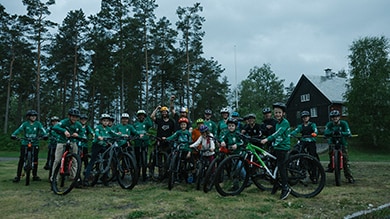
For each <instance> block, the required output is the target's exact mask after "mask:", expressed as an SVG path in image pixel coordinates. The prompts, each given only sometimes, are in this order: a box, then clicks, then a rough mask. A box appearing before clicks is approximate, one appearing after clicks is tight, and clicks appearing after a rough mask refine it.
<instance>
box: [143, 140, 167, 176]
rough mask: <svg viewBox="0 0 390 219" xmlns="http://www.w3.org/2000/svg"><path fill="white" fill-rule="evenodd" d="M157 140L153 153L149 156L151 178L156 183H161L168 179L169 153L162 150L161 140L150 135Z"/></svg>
mask: <svg viewBox="0 0 390 219" xmlns="http://www.w3.org/2000/svg"><path fill="white" fill-rule="evenodd" d="M149 136H151V137H152V138H154V139H155V140H156V142H155V144H154V148H153V151H152V152H151V153H150V155H149V162H148V169H149V176H150V177H151V178H152V180H154V181H158V182H161V181H163V180H164V179H165V178H166V177H167V169H168V167H169V165H168V153H167V152H166V151H164V150H163V149H162V148H161V144H160V143H161V142H162V141H163V140H162V139H161V138H159V137H157V136H153V135H149Z"/></svg>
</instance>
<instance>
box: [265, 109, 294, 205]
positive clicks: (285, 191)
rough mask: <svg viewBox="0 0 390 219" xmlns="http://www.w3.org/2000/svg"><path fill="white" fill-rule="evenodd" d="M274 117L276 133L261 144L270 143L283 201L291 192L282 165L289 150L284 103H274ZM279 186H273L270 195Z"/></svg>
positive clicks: (285, 170) (288, 126) (288, 133)
mask: <svg viewBox="0 0 390 219" xmlns="http://www.w3.org/2000/svg"><path fill="white" fill-rule="evenodd" d="M272 106H273V109H274V116H275V119H276V120H277V123H276V127H275V128H276V131H275V132H274V133H273V134H272V135H270V136H268V137H267V138H265V139H263V140H261V143H262V144H266V143H267V142H271V141H272V148H273V149H274V150H273V152H272V153H273V154H274V155H275V157H276V158H277V160H276V163H277V164H276V165H277V166H278V169H279V173H280V178H281V181H282V193H281V195H280V199H281V200H284V199H286V198H287V197H288V195H289V194H290V192H291V188H290V187H289V186H288V181H287V168H286V166H285V165H284V161H286V160H287V158H288V152H289V151H290V148H291V143H290V123H289V122H288V121H287V119H285V118H284V116H285V115H286V105H285V104H284V103H279V102H278V103H274V104H273V105H272ZM278 186H279V185H277V184H275V185H274V188H273V189H272V193H273V194H274V193H275V192H276V190H277V188H278Z"/></svg>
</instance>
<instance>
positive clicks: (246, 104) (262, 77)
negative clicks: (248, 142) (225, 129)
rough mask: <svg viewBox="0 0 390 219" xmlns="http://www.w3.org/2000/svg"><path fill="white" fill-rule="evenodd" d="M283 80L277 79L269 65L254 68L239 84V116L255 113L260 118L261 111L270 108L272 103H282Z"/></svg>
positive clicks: (283, 97)
mask: <svg viewBox="0 0 390 219" xmlns="http://www.w3.org/2000/svg"><path fill="white" fill-rule="evenodd" d="M283 82H284V80H281V79H279V78H278V77H277V76H276V74H275V73H274V72H273V71H272V70H271V65H270V64H263V66H262V67H257V66H255V67H254V68H253V69H251V70H250V73H249V75H248V77H247V79H245V80H243V81H242V82H241V84H240V92H239V104H238V105H239V112H240V114H241V115H246V114H249V113H255V114H257V116H258V117H259V118H261V116H260V115H262V114H261V109H262V108H264V107H271V106H272V103H274V102H282V101H283V100H284V99H285V96H284V92H283V91H284V86H283Z"/></svg>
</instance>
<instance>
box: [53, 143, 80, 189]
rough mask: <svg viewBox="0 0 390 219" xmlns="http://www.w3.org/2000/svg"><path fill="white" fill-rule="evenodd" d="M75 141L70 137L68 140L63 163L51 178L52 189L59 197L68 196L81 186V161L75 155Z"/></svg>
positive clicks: (62, 159)
mask: <svg viewBox="0 0 390 219" xmlns="http://www.w3.org/2000/svg"><path fill="white" fill-rule="evenodd" d="M73 139H75V138H73V137H70V138H68V139H67V140H66V143H65V145H64V151H63V153H62V156H61V161H60V163H59V164H58V165H57V166H56V167H55V169H54V171H53V175H52V177H51V188H52V190H53V192H54V194H57V195H66V194H68V193H69V192H70V191H72V189H73V188H74V187H75V186H76V185H81V178H80V172H81V159H80V156H79V155H78V154H76V153H73V150H72V144H71V142H72V140H73ZM77 139H78V138H77ZM76 147H77V146H76Z"/></svg>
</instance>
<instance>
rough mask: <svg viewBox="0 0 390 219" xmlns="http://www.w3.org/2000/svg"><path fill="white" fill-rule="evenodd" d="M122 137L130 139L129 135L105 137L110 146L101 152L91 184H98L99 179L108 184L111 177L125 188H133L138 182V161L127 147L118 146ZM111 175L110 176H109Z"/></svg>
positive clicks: (93, 168) (91, 177) (94, 167)
mask: <svg viewBox="0 0 390 219" xmlns="http://www.w3.org/2000/svg"><path fill="white" fill-rule="evenodd" d="M120 139H127V140H130V138H129V137H120V138H104V141H106V142H108V145H109V146H108V147H107V148H106V149H105V150H104V151H103V152H101V153H99V155H98V157H97V159H96V161H95V164H94V166H93V167H92V170H91V176H90V177H89V179H86V180H91V182H90V185H91V186H94V185H96V184H97V183H98V182H99V180H101V181H102V182H103V184H104V185H108V183H109V181H110V179H116V180H117V181H118V184H119V185H120V186H121V187H122V188H123V189H132V188H134V186H135V185H136V184H137V182H138V169H137V165H136V161H135V159H134V157H133V156H132V155H130V154H129V153H128V152H127V149H126V148H122V147H120V146H118V144H117V141H118V140H120ZM109 176H110V177H109Z"/></svg>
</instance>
